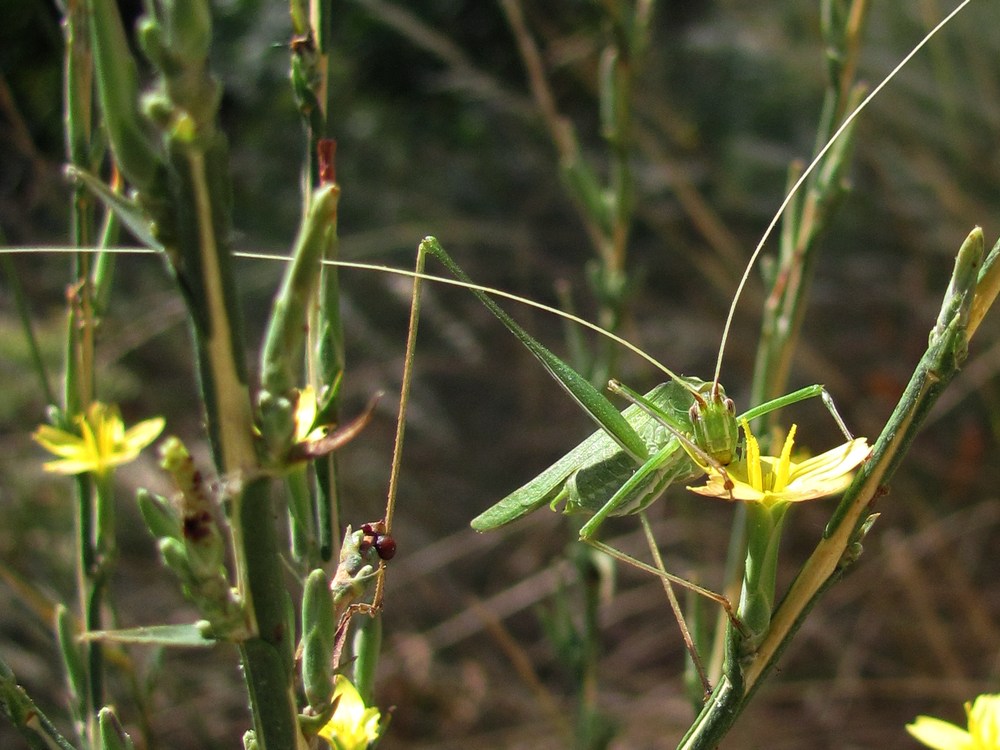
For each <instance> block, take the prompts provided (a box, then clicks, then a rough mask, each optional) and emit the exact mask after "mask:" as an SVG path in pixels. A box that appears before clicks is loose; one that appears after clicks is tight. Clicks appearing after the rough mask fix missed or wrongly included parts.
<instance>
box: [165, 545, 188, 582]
mask: <svg viewBox="0 0 1000 750" xmlns="http://www.w3.org/2000/svg"><path fill="white" fill-rule="evenodd" d="M159 546H160V556H161V557H162V558H163V562H164V564H166V566H167V567H168V568H170V569H171V570H172V571H173V572H174V575H176V576H177V577H178V578H180V579H181V583H182V584H184V585H185V586H189V585H191V583H192V582H193V581H194V576H193V575H192V573H191V564H190V563H189V562H188V558H187V549H186V548H185V547H184V542H182V541H180V540H179V539H171V538H167V539H161V540H160V545H159Z"/></svg>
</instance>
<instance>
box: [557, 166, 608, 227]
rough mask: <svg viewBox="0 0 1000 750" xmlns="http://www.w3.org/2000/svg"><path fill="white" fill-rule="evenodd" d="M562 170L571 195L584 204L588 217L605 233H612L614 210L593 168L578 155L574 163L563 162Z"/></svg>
mask: <svg viewBox="0 0 1000 750" xmlns="http://www.w3.org/2000/svg"><path fill="white" fill-rule="evenodd" d="M560 172H561V174H562V178H563V180H564V181H565V183H566V187H567V189H568V190H569V192H570V195H572V196H573V198H575V199H576V200H577V201H579V203H580V205H582V206H583V209H584V211H585V212H586V214H587V218H589V219H590V220H591V221H593V222H594V223H596V224H597V225H598V226H599V227H600V229H601V231H602V232H603V233H604V234H610V233H611V227H612V224H613V220H612V211H611V208H610V206H609V204H608V199H607V196H606V194H605V192H604V189H603V188H602V187H601V184H600V183H599V182H598V181H597V175H595V174H594V172H593V170H592V169H591V168H590V167H589V166H587V163H586V162H585V161H583V159H581V158H579V157H577V158H576V160H575V161H573V162H572V163H566V162H564V163H563V164H561V165H560Z"/></svg>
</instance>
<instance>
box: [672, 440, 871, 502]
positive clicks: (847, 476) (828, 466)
mask: <svg viewBox="0 0 1000 750" xmlns="http://www.w3.org/2000/svg"><path fill="white" fill-rule="evenodd" d="M740 426H741V427H742V428H743V432H744V434H745V435H746V456H745V457H744V458H743V459H742V460H741V461H738V462H736V463H734V464H731V465H730V466H728V467H726V471H725V475H723V473H722V472H721V471H719V470H717V469H710V470H709V471H708V481H707V482H706V483H705V485H703V486H701V487H688V489H689V490H691V491H693V492H696V493H698V494H700V495H706V496H708V497H720V498H724V499H727V500H730V499H731V500H741V501H743V502H759V503H766V504H774V503H795V502H802V501H803V500H814V499H817V498H821V497H828V496H830V495H836V494H838V493H840V492H843V491H844V490H845V489H846V488H847V486H848V485H849V484H850V483H851V479H852V472H853V470H854V469H855V468H856V467H857V466H858V464H860V463H861V462H862V461H864V460H865V458H867V456H868V454H869V452H870V450H869V448H868V442H867V441H866V440H865V439H864V438H857V439H855V440H851V441H850V442H848V443H845V444H844V445H841V446H838V447H837V448H834V449H833V450H829V451H827V452H826V453H822V454H820V455H819V456H815V457H813V458H809V459H806V460H805V461H802V462H801V463H795V462H794V461H792V448H793V445H794V437H795V430H796V427H795V425H792V429H791V430H789V432H788V437H787V438H786V439H785V443H784V445H783V446H782V450H781V455H780V456H762V455H760V447H759V445H758V443H757V439H756V438H755V437H754V435H753V433H752V432H751V431H750V426H749V425H748V424H747V423H746V422H745V421H744V422H742V423H741V424H740ZM727 477H728V479H729V484H730V485H731V486H727V482H726V478H727Z"/></svg>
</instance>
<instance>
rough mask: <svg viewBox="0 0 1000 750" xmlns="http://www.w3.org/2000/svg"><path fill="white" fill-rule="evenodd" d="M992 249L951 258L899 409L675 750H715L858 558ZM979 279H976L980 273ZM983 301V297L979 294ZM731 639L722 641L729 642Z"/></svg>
mask: <svg viewBox="0 0 1000 750" xmlns="http://www.w3.org/2000/svg"><path fill="white" fill-rule="evenodd" d="M998 255H1000V243H997V246H996V247H994V249H993V251H991V254H990V257H989V258H988V259H987V260H986V263H985V265H983V235H982V231H981V230H980V229H978V228H977V229H975V230H973V232H972V233H971V234H970V235H969V237H968V238H967V239H966V241H965V243H964V244H963V245H962V248H961V249H960V250H959V254H958V259H957V260H956V264H955V272H954V273H953V275H952V282H951V285H950V287H949V289H948V292H947V293H946V294H945V297H944V301H943V304H942V306H941V312H940V314H939V316H938V322H937V324H936V325H935V327H934V328H933V330H932V331H931V336H930V344H929V346H928V348H927V350H926V352H925V353H924V355H923V357H922V358H921V360H920V362H919V363H918V364H917V367H916V369H915V370H914V373H913V376H912V377H911V379H910V382H909V384H908V385H907V387H906V389H905V391H904V392H903V395H902V397H901V398H900V400H899V403H898V404H897V405H896V408H895V410H894V411H893V413H892V415H891V416H890V417H889V420H888V422H887V423H886V426H885V428H884V429H883V430H882V433H881V435H880V436H879V438H878V440H877V441H876V443H875V446H874V448H873V449H872V455H871V457H870V458H869V459H868V461H867V462H866V463H865V464H864V465H863V466H862V467H861V469H860V470H859V471H858V474H857V476H856V477H855V478H854V481H853V483H852V484H851V486H850V487H849V488H848V489H847V491H846V493H845V494H844V497H843V499H842V500H841V502H840V504H839V505H838V507H837V510H836V511H835V513H834V515H833V518H832V519H831V521H830V523H829V524H828V525H827V528H826V529H825V531H824V534H823V538H822V540H821V541H820V542H819V544H817V546H816V548H815V550H814V551H813V553H812V555H811V556H810V557H809V559H808V560H807V561H806V563H805V564H804V565H803V567H802V568H801V570H800V571H799V574H798V575H797V576H796V578H795V580H794V582H793V583H792V586H791V587H790V588H789V591H788V593H787V594H786V595H785V597H784V599H783V600H782V602H781V604H780V605H779V606H778V608H777V609H776V610H775V612H774V615H773V616H772V618H771V625H770V628H769V629H768V631H767V633H766V635H765V636H764V638H763V639H762V640H761V642H760V645H759V647H758V648H757V650H756V651H755V652H754V653H753V654H751V655H749V656H745V657H741V656H740V655H739V653H738V651H739V649H736V650H735V651H734V650H732V649H731V650H730V653H728V654H727V660H726V661H727V663H726V667H725V676H724V679H723V680H721V681H720V683H719V685H718V686H717V687H716V690H715V691H714V692H713V695H712V697H711V698H710V700H709V702H708V703H707V704H706V707H705V709H704V710H703V711H702V713H701V714H700V715H699V717H698V718H697V719H696V720H695V723H694V724H693V725H692V727H691V728H690V729H689V730H688V733H687V734H686V735H685V737H684V739H683V740H682V741H681V743H680V745H679V746H678V747H679V748H685V749H687V750H694V749H696V748H697V749H698V750H707V749H708V748H714V747H716V746H717V745H718V743H719V742H720V741H721V739H722V738H723V737H724V736H725V734H726V732H727V731H728V730H729V728H730V726H731V725H732V723H733V721H735V719H736V717H737V716H738V715H739V713H740V712H741V711H742V710H743V708H744V707H745V706H746V704H747V702H748V701H749V699H750V698H751V697H752V695H753V693H754V691H755V690H756V688H757V687H758V686H759V685H760V684H761V682H762V680H763V678H764V677H765V676H766V675H767V674H768V672H769V671H770V669H771V668H772V667H773V666H774V663H775V661H776V660H777V658H778V656H779V655H780V654H781V652H782V651H783V650H784V648H785V646H787V644H788V642H789V641H790V640H791V638H792V637H793V636H794V634H795V632H796V630H797V629H798V627H799V625H800V624H801V623H802V621H803V619H804V618H805V616H806V615H807V614H808V613H809V610H810V609H811V608H812V607H813V606H814V605H815V604H816V602H817V601H818V599H819V597H820V596H821V595H822V594H823V593H824V592H825V591H826V589H827V588H828V587H829V586H830V585H831V584H833V583H834V582H835V581H836V580H837V579H838V578H839V577H840V575H841V574H842V573H843V571H844V570H845V569H846V568H847V567H848V566H849V565H850V564H851V563H853V562H854V561H855V560H856V559H857V557H858V555H859V554H860V543H861V541H862V537H863V535H864V533H866V532H867V530H868V527H869V525H870V515H869V514H870V507H871V504H872V502H873V501H874V500H875V499H876V498H877V497H879V496H880V495H881V494H884V492H885V487H886V484H887V483H888V482H889V480H890V479H891V478H892V475H893V473H894V472H895V470H896V469H897V467H898V466H899V463H900V461H902V459H903V457H904V456H905V454H906V450H907V449H908V447H909V445H910V443H911V442H912V440H913V438H914V436H915V435H916V434H917V432H918V431H919V429H920V425H921V423H922V422H923V420H924V418H925V417H926V415H927V414H928V412H929V411H930V409H931V407H932V406H933V405H934V402H935V401H936V400H937V398H938V397H939V396H940V394H941V393H942V392H943V390H944V389H945V387H946V386H947V385H948V383H949V382H950V381H951V380H952V378H953V377H954V376H955V375H956V374H957V372H958V370H959V368H960V367H961V364H962V363H963V362H964V360H965V357H966V355H967V352H968V343H969V335H968V324H969V321H970V312H971V310H972V307H973V301H974V299H976V297H977V296H979V297H981V296H982V295H977V290H978V289H979V288H980V280H982V286H985V285H986V279H985V277H986V269H992V268H993V267H994V261H995V258H996V256H998ZM981 268H983V272H982V273H980V269H981ZM983 293H984V294H989V292H988V291H987V290H984V292H983ZM732 639H733V634H732V633H730V642H732Z"/></svg>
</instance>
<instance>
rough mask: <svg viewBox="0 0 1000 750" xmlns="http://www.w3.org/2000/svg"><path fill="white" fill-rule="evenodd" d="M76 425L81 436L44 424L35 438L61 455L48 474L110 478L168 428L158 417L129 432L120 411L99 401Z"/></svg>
mask: <svg viewBox="0 0 1000 750" xmlns="http://www.w3.org/2000/svg"><path fill="white" fill-rule="evenodd" d="M73 422H74V423H75V424H76V426H77V428H78V429H79V434H75V433H72V432H67V431H66V430H60V429H59V428H57V427H53V426H51V425H44V424H43V425H41V426H40V427H39V428H38V429H37V430H35V432H34V434H33V435H32V436H31V437H32V438H33V439H34V440H35V442H36V443H38V444H39V445H41V446H42V447H43V448H45V450H47V451H49V452H50V453H54V454H55V455H57V456H59V459H58V460H56V461H49V462H48V463H46V464H44V465H43V467H42V468H44V469H45V470H46V471H51V472H52V473H54V474H84V473H87V472H90V473H92V474H95V475H97V476H98V477H104V476H107V474H108V472H109V471H110V470H111V469H113V468H114V467H115V466H120V465H121V464H125V463H128V462H129V461H132V460H134V459H135V458H136V456H138V455H139V452H140V451H141V450H142V449H143V448H145V447H146V446H147V445H149V444H150V443H152V442H153V441H154V440H155V439H156V437H157V436H158V435H159V434H160V432H162V431H163V425H164V421H163V418H162V417H156V418H155V419H147V420H146V421H144V422H140V423H139V424H137V425H135V426H134V427H131V428H129V429H128V430H126V429H125V424H124V422H122V418H121V415H120V414H119V413H118V408H117V407H115V406H107V405H105V404H102V403H100V402H98V401H95V402H93V403H92V404H91V405H90V406H89V407H88V408H87V412H86V414H80V415H77V416H76V417H75V418H74V420H73Z"/></svg>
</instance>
